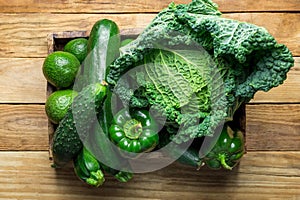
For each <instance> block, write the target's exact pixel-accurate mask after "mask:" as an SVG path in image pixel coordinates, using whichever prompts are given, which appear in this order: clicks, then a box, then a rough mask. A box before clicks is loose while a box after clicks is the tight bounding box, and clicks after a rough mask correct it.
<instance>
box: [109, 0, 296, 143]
mask: <svg viewBox="0 0 300 200" xmlns="http://www.w3.org/2000/svg"><path fill="white" fill-rule="evenodd" d="M195 43H196V44H197V45H199V46H201V48H203V49H204V50H206V52H207V53H199V52H198V53H197V55H196V54H195V51H193V50H191V49H189V48H187V49H186V51H181V52H179V51H178V50H176V48H178V46H180V47H182V46H190V45H191V46H194V44H195ZM158 44H159V46H161V47H163V48H165V47H167V48H169V49H172V50H170V51H165V50H163V51H162V50H155V49H157V46H158ZM179 49H180V50H182V49H181V48H179ZM207 55H209V57H210V60H212V61H213V62H211V63H214V65H213V66H215V68H217V69H218V70H217V72H214V73H212V70H209V69H210V68H209V67H208V66H209V64H203V63H202V64H201V62H203V60H205V58H206V56H207ZM198 61H201V62H198ZM157 63H159V64H158V65H157ZM174 63H176V64H174ZM204 63H205V62H204ZM293 64H294V60H293V57H292V54H291V52H290V51H289V50H288V48H287V47H286V46H285V45H283V44H278V43H277V42H276V40H275V39H274V37H273V36H272V35H270V34H269V33H268V31H267V30H266V29H265V28H263V27H259V26H256V25H254V24H250V23H245V22H240V21H236V20H232V19H226V18H223V17H222V16H221V13H220V12H219V11H218V8H217V5H216V4H214V3H213V2H212V1H210V0H193V1H192V2H191V3H190V4H186V5H184V4H180V5H175V4H174V3H171V4H170V5H169V7H168V8H166V9H164V10H163V11H161V12H160V13H159V14H158V15H157V16H156V17H155V18H154V20H153V21H152V23H151V24H150V25H149V26H148V27H147V28H146V29H145V30H144V31H143V32H142V33H141V34H140V35H139V36H138V38H137V39H136V40H134V41H133V42H131V43H130V44H129V45H127V46H125V47H123V48H122V49H121V56H120V57H119V58H118V59H116V61H115V62H114V63H113V64H112V65H111V66H110V72H109V74H108V77H107V81H108V83H109V84H110V85H111V86H112V87H115V86H117V87H115V90H114V91H115V92H116V93H117V94H118V95H119V96H120V98H121V99H122V101H124V102H127V103H128V104H129V105H130V106H131V107H144V106H157V107H160V109H162V110H163V111H164V113H165V114H166V117H167V119H168V120H169V122H170V123H172V122H173V124H172V125H174V126H175V127H177V128H179V127H180V128H181V131H180V132H179V133H178V134H179V137H176V138H177V139H176V140H177V142H179V143H180V142H184V141H187V140H188V139H190V138H196V137H201V136H206V135H211V134H213V132H214V129H215V128H216V127H217V126H218V124H220V123H222V121H224V120H226V121H227V120H232V117H233V114H234V113H235V111H236V109H237V108H238V107H239V105H241V104H242V103H244V102H248V101H249V100H250V99H252V98H253V96H254V94H255V93H256V92H257V91H259V90H262V91H268V90H270V89H271V88H273V87H276V86H278V85H280V84H282V83H283V81H284V80H285V79H286V75H287V72H288V71H289V69H290V68H291V67H292V66H293ZM140 65H146V66H147V67H145V69H146V70H145V71H144V77H143V76H141V74H143V73H140V74H139V75H136V77H139V80H138V81H140V84H142V85H143V87H142V88H141V89H140V90H138V92H136V91H134V89H132V88H130V83H126V81H119V80H120V77H121V76H122V75H124V74H125V73H126V72H128V71H129V70H131V69H134V68H136V67H137V66H140ZM215 68H214V69H215ZM170 69H171V71H172V73H171V74H172V76H170V73H169V74H168V73H167V70H170ZM193 70H196V72H195V71H193ZM194 72H195V73H194ZM203 72H206V74H205V75H203ZM215 74H218V76H217V77H214V75H215ZM154 75H155V77H156V78H155V79H153V80H154V81H153V80H152V81H151V77H152V78H153V77H154ZM214 80H220V81H219V82H222V84H218V83H215V82H213V81H214ZM158 81H159V82H158ZM120 82H123V83H122V84H121V83H120ZM187 83H188V84H187ZM212 83H214V84H212ZM182 84H184V85H185V86H186V85H188V86H189V89H187V87H183V85H182ZM209 85H215V87H213V88H212V87H207V86H209ZM214 89H216V90H217V91H218V93H216V94H218V95H215V96H217V97H216V98H215V97H214V96H213V95H212V93H211V92H212V91H214ZM194 94H195V95H194ZM222 94H224V95H222ZM206 97H208V98H206ZM193 98H196V99H197V102H201V103H198V104H197V105H196V106H198V107H197V109H193V112H182V110H184V108H185V106H186V105H190V106H192V105H194V104H193V103H194V102H195V101H193V100H192V99H193ZM224 107H225V108H226V109H225V112H224V111H223V110H224V109H222V108H224Z"/></svg>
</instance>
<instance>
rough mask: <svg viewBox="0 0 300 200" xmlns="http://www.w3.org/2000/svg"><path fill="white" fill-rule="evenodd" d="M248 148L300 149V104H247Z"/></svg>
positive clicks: (253, 149) (254, 149)
mask: <svg viewBox="0 0 300 200" xmlns="http://www.w3.org/2000/svg"><path fill="white" fill-rule="evenodd" d="M246 119H247V121H246V133H247V144H248V145H247V150H249V151H251V150H252V151H256V150H275V149H276V150H287V151H292V150H298V151H299V150H300V104H285V105H284V104H280V105H276V104H270V105H268V104H258V105H247V106H246Z"/></svg>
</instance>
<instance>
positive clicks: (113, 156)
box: [86, 112, 132, 182]
mask: <svg viewBox="0 0 300 200" xmlns="http://www.w3.org/2000/svg"><path fill="white" fill-rule="evenodd" d="M102 113H103V112H100V113H99V115H100V116H99V123H98V122H95V125H94V127H93V129H92V130H91V133H92V134H90V135H89V136H90V138H89V143H86V145H87V148H88V149H90V151H91V152H92V153H93V154H94V155H96V157H97V158H100V157H101V159H99V163H100V165H101V167H102V169H103V170H104V171H105V172H107V173H109V174H111V175H112V176H114V177H115V178H116V179H117V180H118V181H120V182H127V181H129V180H131V179H132V173H131V172H127V171H126V172H125V171H121V170H117V169H114V168H112V167H110V166H111V165H113V166H117V167H118V168H123V169H127V170H128V169H129V167H130V166H129V163H128V161H127V160H126V159H124V158H122V157H121V155H120V153H119V151H115V150H114V149H113V148H112V146H111V145H113V144H112V143H110V141H109V138H108V136H107V132H108V127H107V126H106V125H105V121H104V120H103V118H102V117H103V115H102ZM106 127H107V128H106ZM104 138H107V141H105V140H104ZM101 161H102V162H101ZM104 163H106V164H107V163H108V165H106V164H104Z"/></svg>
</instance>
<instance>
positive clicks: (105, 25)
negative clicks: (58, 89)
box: [83, 19, 121, 84]
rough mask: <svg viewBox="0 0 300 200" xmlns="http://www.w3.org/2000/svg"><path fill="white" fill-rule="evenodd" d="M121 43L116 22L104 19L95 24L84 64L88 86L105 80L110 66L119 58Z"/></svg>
mask: <svg viewBox="0 0 300 200" xmlns="http://www.w3.org/2000/svg"><path fill="white" fill-rule="evenodd" d="M120 43H121V39H120V31H119V28H118V26H117V24H116V23H115V22H113V21H111V20H109V19H102V20H99V21H97V22H96V23H95V24H94V26H93V27H92V30H91V32H90V36H89V39H88V46H87V52H88V55H87V58H86V59H85V62H84V72H83V73H84V77H85V78H86V83H87V84H90V83H95V82H101V81H103V80H105V77H106V75H107V74H108V71H109V65H110V64H111V63H112V62H113V61H114V60H115V59H116V58H117V57H118V56H119V48H120Z"/></svg>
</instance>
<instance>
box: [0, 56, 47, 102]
mask: <svg viewBox="0 0 300 200" xmlns="http://www.w3.org/2000/svg"><path fill="white" fill-rule="evenodd" d="M43 60H44V59H42V58H38V59H26V58H0V77H1V78H0V103H44V102H45V98H46V79H45V78H44V76H43V72H42V65H43Z"/></svg>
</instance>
